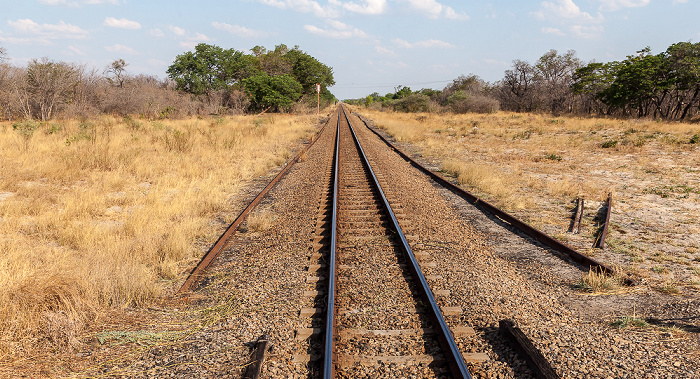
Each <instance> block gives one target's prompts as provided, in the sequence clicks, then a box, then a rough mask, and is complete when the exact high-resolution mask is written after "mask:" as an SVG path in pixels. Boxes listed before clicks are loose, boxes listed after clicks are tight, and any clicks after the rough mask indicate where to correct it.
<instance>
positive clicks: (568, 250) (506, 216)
mask: <svg viewBox="0 0 700 379" xmlns="http://www.w3.org/2000/svg"><path fill="white" fill-rule="evenodd" d="M362 122H363V123H364V124H365V126H366V127H367V129H369V130H370V131H372V133H374V134H375V135H377V136H378V137H379V138H380V139H381V140H382V141H384V143H385V144H386V145H387V146H389V147H390V148H391V149H392V150H394V151H395V152H396V153H397V154H399V155H400V156H401V157H402V158H404V159H405V160H406V161H408V162H409V163H410V164H411V165H413V166H414V167H416V168H417V169H418V170H420V171H422V172H423V173H425V174H426V175H428V176H430V177H431V178H432V179H433V180H434V181H436V182H437V183H439V184H440V185H442V186H443V187H445V188H447V189H449V190H450V191H452V192H453V193H455V194H456V195H457V196H460V197H462V198H463V199H465V200H467V201H468V202H469V203H471V204H473V205H475V206H476V207H478V208H480V209H481V210H483V211H484V212H486V213H489V214H491V215H493V216H496V217H498V218H500V219H501V220H503V221H504V222H506V223H508V224H510V225H511V226H513V227H514V228H516V229H517V230H519V231H521V232H523V233H525V234H527V235H528V236H530V237H531V238H533V239H535V240H537V241H539V242H540V243H542V244H544V245H545V246H547V247H549V248H551V249H553V250H555V251H558V252H560V253H562V254H564V255H567V256H568V257H569V258H571V259H572V260H574V261H575V262H577V263H579V264H581V265H583V266H588V267H589V269H595V270H600V271H601V272H604V273H606V274H609V275H615V274H617V271H616V270H614V269H613V268H611V267H609V266H606V265H604V264H603V263H600V262H598V261H596V260H595V259H593V258H591V257H589V256H587V255H584V254H582V253H580V252H578V251H576V250H575V249H573V248H572V247H570V246H568V245H566V244H564V243H563V242H560V241H558V240H556V239H554V238H553V237H551V236H549V235H547V234H545V233H544V232H542V231H540V230H538V229H536V228H534V227H532V226H530V225H528V224H526V223H525V222H523V221H521V220H520V219H518V218H517V217H515V216H513V215H511V214H510V213H508V212H506V211H503V210H501V209H499V208H498V207H496V206H495V205H492V204H490V203H489V202H487V201H485V200H483V199H481V198H479V197H477V196H475V195H473V194H471V193H470V192H468V191H465V190H464V189H462V188H460V187H458V186H457V185H455V184H453V183H452V182H450V181H449V180H447V179H445V178H443V177H442V176H440V175H438V174H436V173H434V172H432V171H431V170H429V169H428V168H426V167H424V166H423V165H421V164H420V163H418V162H417V161H416V160H414V159H413V158H411V157H410V156H408V154H406V153H404V152H403V151H401V150H400V149H399V148H398V147H396V146H394V144H393V143H391V142H389V140H388V139H386V138H385V137H384V136H382V135H381V134H379V132H377V131H376V130H374V129H372V128H370V127H369V125H367V122H366V121H365V120H362ZM623 280H624V282H625V283H626V284H627V285H636V284H637V283H636V282H635V281H634V280H633V279H632V278H630V277H626V278H623Z"/></svg>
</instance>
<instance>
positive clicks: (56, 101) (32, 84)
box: [27, 58, 79, 121]
mask: <svg viewBox="0 0 700 379" xmlns="http://www.w3.org/2000/svg"><path fill="white" fill-rule="evenodd" d="M78 82H79V69H78V67H76V66H74V65H71V64H69V63H65V62H52V61H49V60H48V59H46V58H43V59H41V60H36V59H33V60H32V61H31V62H29V65H28V66H27V85H28V86H27V91H28V92H29V94H30V97H29V100H30V101H31V103H29V104H27V106H29V107H31V108H32V109H33V108H37V109H38V110H39V115H40V117H41V120H42V121H46V120H49V119H50V118H51V116H52V114H53V112H54V111H55V109H56V108H57V107H58V106H59V105H60V104H62V103H64V102H66V101H68V100H69V99H68V97H69V94H70V93H71V91H72V90H74V89H75V86H77V84H78ZM29 114H31V111H30V112H29Z"/></svg>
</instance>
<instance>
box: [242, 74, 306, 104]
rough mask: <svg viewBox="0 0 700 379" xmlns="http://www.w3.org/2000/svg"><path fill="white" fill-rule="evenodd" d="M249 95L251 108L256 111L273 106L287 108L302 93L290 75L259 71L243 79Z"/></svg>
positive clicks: (301, 88) (298, 84) (301, 89)
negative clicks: (273, 74) (274, 74)
mask: <svg viewBox="0 0 700 379" xmlns="http://www.w3.org/2000/svg"><path fill="white" fill-rule="evenodd" d="M243 85H244V86H245V89H246V92H248V94H249V95H250V97H251V101H252V102H251V108H253V110H256V111H260V110H267V109H269V108H272V107H274V108H275V109H276V110H279V109H288V108H289V107H290V106H291V105H292V104H293V103H294V102H295V101H297V100H298V99H299V98H300V97H301V94H302V91H303V87H302V85H301V84H300V83H299V82H297V81H296V79H294V77H292V76H291V75H287V74H285V75H278V76H270V75H268V74H267V73H265V72H261V73H259V74H257V75H255V76H251V77H250V78H247V79H245V80H243Z"/></svg>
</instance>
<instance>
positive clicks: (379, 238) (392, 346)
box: [299, 107, 481, 378]
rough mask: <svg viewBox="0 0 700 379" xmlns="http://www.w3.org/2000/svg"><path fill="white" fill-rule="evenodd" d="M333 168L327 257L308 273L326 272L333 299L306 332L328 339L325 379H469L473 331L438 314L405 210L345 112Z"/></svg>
mask: <svg viewBox="0 0 700 379" xmlns="http://www.w3.org/2000/svg"><path fill="white" fill-rule="evenodd" d="M333 161H334V164H333V168H332V170H329V172H327V180H328V179H330V180H328V182H329V184H332V187H331V186H329V192H327V193H324V195H323V196H322V197H321V204H320V207H319V210H320V218H319V220H320V222H319V224H318V227H319V231H320V232H321V233H322V234H321V236H322V237H321V238H320V239H319V241H318V242H322V241H325V244H323V248H321V249H319V250H325V254H318V255H316V258H320V261H319V263H318V264H315V265H313V267H311V266H310V267H311V268H313V269H316V270H318V271H317V272H323V271H325V272H326V276H325V278H327V284H326V289H325V291H321V292H320V293H325V295H326V296H325V297H319V301H318V304H319V307H318V308H314V309H310V310H306V311H305V312H306V313H307V314H309V315H317V317H316V321H315V324H316V326H317V328H315V329H310V330H307V331H300V332H299V335H300V336H301V338H305V337H307V336H310V335H311V334H313V333H314V332H316V333H318V334H321V335H323V344H322V351H320V352H317V354H316V357H318V358H321V371H322V377H323V378H332V377H352V378H354V377H380V376H387V375H389V376H391V377H410V376H419V377H454V378H470V377H471V375H470V374H469V371H468V369H467V366H466V363H465V357H464V356H463V355H462V353H460V351H459V349H458V347H457V343H456V342H455V338H458V339H459V338H462V339H463V338H470V337H471V336H473V334H474V332H473V330H472V329H471V328H469V327H459V326H458V327H454V328H450V327H448V325H447V323H446V322H445V318H444V317H443V313H448V314H450V313H451V314H458V313H460V311H461V309H458V308H456V307H444V308H443V309H441V308H440V307H439V306H438V304H437V301H436V294H434V293H433V292H432V291H431V289H430V287H429V285H428V278H426V276H425V275H424V274H423V272H422V271H421V268H420V265H419V263H418V260H417V259H416V256H415V255H414V253H413V252H412V250H411V248H410V244H409V239H411V236H406V235H404V233H403V232H402V229H401V226H400V220H401V219H402V213H401V212H402V211H401V206H400V204H396V203H395V202H394V204H390V203H392V201H390V199H387V197H386V195H385V194H384V192H383V190H382V188H381V184H380V182H381V181H382V180H381V179H380V178H381V176H380V175H378V174H376V173H374V171H373V170H372V168H371V166H370V164H369V162H368V160H367V157H366V156H365V154H364V152H363V150H362V147H361V145H360V143H359V140H358V139H357V136H356V135H355V133H354V131H353V129H352V126H351V124H350V121H349V118H348V117H347V115H346V114H345V110H344V109H343V108H342V107H341V108H340V109H339V113H338V122H337V128H336V145H335V153H334V160H333ZM329 176H330V178H329ZM312 258H313V257H312ZM310 279H311V280H319V279H321V277H320V276H318V274H317V276H312V277H310ZM319 287H322V286H319ZM438 295H443V296H444V295H449V293H445V291H442V292H439V293H438ZM323 305H325V309H323V308H321V306H323ZM303 312H304V311H302V313H303ZM466 358H467V360H474V359H480V358H481V356H480V355H479V354H467V356H466ZM309 359H311V358H310V357H309Z"/></svg>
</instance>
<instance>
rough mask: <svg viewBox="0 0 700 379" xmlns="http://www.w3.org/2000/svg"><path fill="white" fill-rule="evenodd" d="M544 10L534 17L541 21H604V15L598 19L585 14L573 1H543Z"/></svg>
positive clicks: (536, 13)
mask: <svg viewBox="0 0 700 379" xmlns="http://www.w3.org/2000/svg"><path fill="white" fill-rule="evenodd" d="M541 6H542V10H540V11H539V12H535V13H534V15H535V17H537V18H538V19H541V20H561V21H563V22H569V21H571V20H575V21H578V22H599V21H602V17H603V16H602V15H600V14H599V15H598V16H597V17H593V16H591V14H590V13H588V12H583V11H582V10H581V8H579V7H578V5H576V4H575V3H574V2H573V0H555V1H554V2H549V1H543V2H542V4H541Z"/></svg>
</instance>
